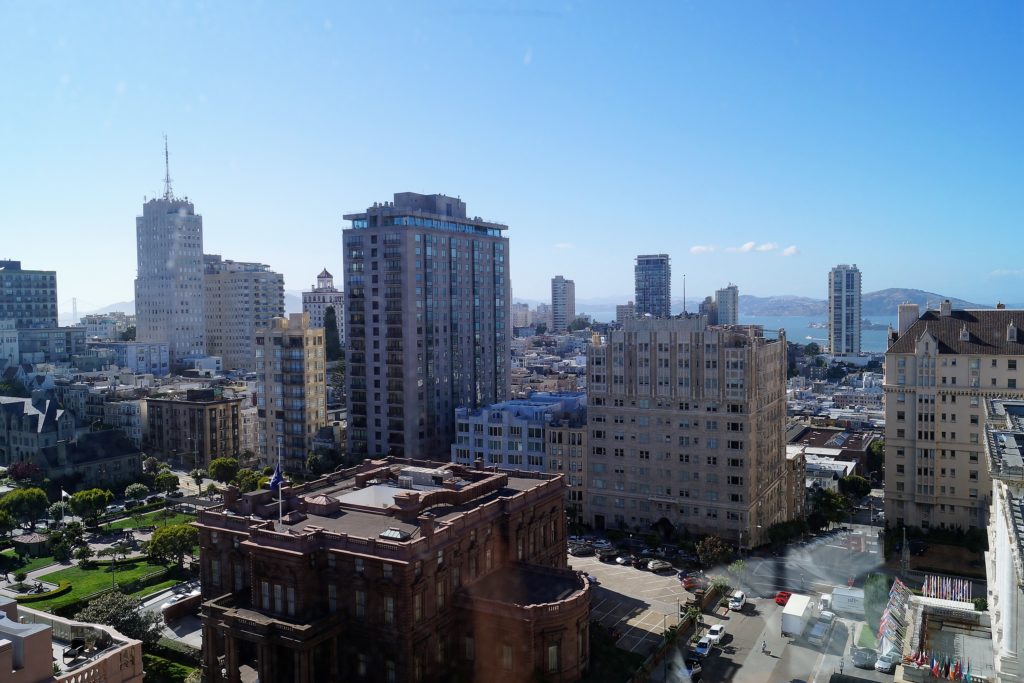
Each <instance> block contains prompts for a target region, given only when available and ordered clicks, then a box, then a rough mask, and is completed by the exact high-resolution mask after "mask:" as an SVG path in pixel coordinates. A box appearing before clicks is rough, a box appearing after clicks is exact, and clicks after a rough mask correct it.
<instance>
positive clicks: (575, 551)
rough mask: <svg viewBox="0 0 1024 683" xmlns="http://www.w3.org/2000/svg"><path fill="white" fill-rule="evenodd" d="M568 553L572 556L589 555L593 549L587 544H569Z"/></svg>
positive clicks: (592, 552)
mask: <svg viewBox="0 0 1024 683" xmlns="http://www.w3.org/2000/svg"><path fill="white" fill-rule="evenodd" d="M569 554H570V555H572V556H573V557H590V556H591V555H593V554H594V549H593V548H591V547H590V546H589V545H571V546H569Z"/></svg>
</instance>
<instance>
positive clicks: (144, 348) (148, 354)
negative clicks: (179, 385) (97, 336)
mask: <svg viewBox="0 0 1024 683" xmlns="http://www.w3.org/2000/svg"><path fill="white" fill-rule="evenodd" d="M87 346H88V348H89V349H91V350H96V351H99V350H101V349H105V350H107V351H109V352H110V353H111V355H112V357H113V362H114V363H115V364H116V365H117V367H119V368H125V369H127V370H130V371H131V372H137V373H146V374H151V375H153V376H154V377H164V376H165V375H167V374H169V373H170V371H171V347H170V344H168V343H166V342H118V341H100V342H87Z"/></svg>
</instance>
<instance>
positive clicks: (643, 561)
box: [632, 556, 650, 569]
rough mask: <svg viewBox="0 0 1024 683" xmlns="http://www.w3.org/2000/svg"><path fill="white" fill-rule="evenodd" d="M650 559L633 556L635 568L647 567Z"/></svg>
mask: <svg viewBox="0 0 1024 683" xmlns="http://www.w3.org/2000/svg"><path fill="white" fill-rule="evenodd" d="M649 561H650V560H648V559H647V558H646V557H636V556H633V563H632V564H633V568H634V569H647V563H648V562H649Z"/></svg>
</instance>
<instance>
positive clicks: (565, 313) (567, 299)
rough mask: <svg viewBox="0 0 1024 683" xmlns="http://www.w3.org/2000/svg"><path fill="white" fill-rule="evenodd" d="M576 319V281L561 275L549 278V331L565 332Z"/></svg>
mask: <svg viewBox="0 0 1024 683" xmlns="http://www.w3.org/2000/svg"><path fill="white" fill-rule="evenodd" d="M575 319H576V283H575V282H573V281H572V280H566V279H565V278H564V277H562V276H561V275H556V276H555V277H553V278H551V329H550V330H549V331H551V332H565V331H566V330H567V329H568V328H569V323H571V322H572V321H573V320H575Z"/></svg>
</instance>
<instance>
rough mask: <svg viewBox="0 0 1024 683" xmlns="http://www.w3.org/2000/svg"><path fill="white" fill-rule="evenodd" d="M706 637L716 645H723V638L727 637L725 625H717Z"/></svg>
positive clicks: (710, 629) (709, 630)
mask: <svg viewBox="0 0 1024 683" xmlns="http://www.w3.org/2000/svg"><path fill="white" fill-rule="evenodd" d="M704 637H705V638H707V639H708V640H710V641H711V642H712V643H714V644H715V645H719V644H721V642H722V638H724V637H725V624H715V625H714V626H712V627H711V628H709V629H708V634H707V635H706V636H704Z"/></svg>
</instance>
